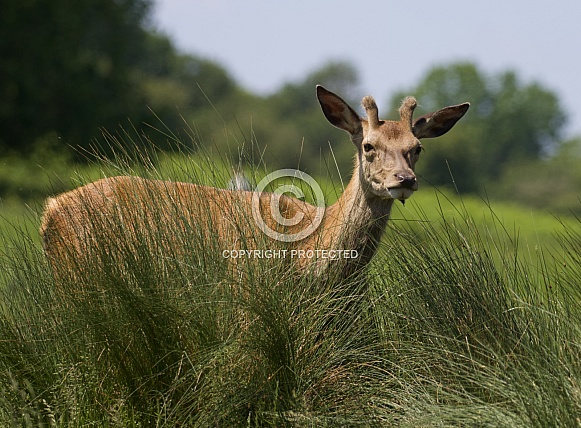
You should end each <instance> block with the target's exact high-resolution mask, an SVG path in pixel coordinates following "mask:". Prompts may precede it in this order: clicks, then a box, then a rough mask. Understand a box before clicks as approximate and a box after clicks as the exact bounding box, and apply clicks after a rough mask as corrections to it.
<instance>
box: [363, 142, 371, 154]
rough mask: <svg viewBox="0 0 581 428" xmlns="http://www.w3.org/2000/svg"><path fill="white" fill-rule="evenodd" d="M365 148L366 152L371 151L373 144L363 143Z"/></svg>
mask: <svg viewBox="0 0 581 428" xmlns="http://www.w3.org/2000/svg"><path fill="white" fill-rule="evenodd" d="M363 150H365V152H370V151H371V150H373V146H372V145H371V144H369V143H365V144H364V145H363Z"/></svg>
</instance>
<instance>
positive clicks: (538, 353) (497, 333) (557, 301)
mask: <svg viewBox="0 0 581 428" xmlns="http://www.w3.org/2000/svg"><path fill="white" fill-rule="evenodd" d="M112 143H113V142H112ZM120 145H121V146H126V144H120ZM150 155H151V156H150ZM150 155H147V154H145V153H142V155H141V158H139V159H135V157H131V158H130V159H129V160H127V159H124V158H123V157H118V158H114V159H112V160H111V159H109V160H106V163H105V164H100V167H101V170H102V171H104V173H105V174H106V175H109V174H110V173H113V172H115V173H133V174H134V173H137V172H139V173H140V174H141V175H145V176H148V177H157V176H161V177H163V178H172V179H177V178H179V179H184V180H185V179H187V180H192V181H197V182H218V183H219V184H220V185H222V184H225V182H226V180H227V179H228V178H229V172H228V170H227V169H224V168H223V166H222V165H220V164H218V165H216V164H214V163H213V161H212V160H211V159H208V158H204V157H203V156H202V153H201V152H197V153H196V154H195V155H193V156H192V157H191V158H190V159H188V160H187V162H186V161H184V160H183V158H182V159H180V158H177V157H175V158H172V157H168V156H167V155H165V154H164V153H158V154H150ZM148 159H149V161H148ZM136 160H137V162H135V161H136ZM157 167H160V168H162V171H160V170H159V169H158V168H157ZM256 174H257V175H259V174H260V172H259V171H256ZM250 175H251V176H252V174H250ZM87 178H88V179H93V177H90V178H89V177H87ZM425 193H426V194H428V193H430V192H425ZM439 197H440V198H441V199H438V200H436V202H433V201H432V202H430V200H428V199H426V200H423V201H420V202H421V204H422V205H424V204H425V205H426V206H427V208H429V211H426V212H422V211H421V209H418V208H417V207H410V208H411V209H408V205H407V204H406V206H405V207H404V208H403V209H401V210H398V211H395V212H394V214H393V216H394V219H393V220H392V221H391V222H390V227H389V230H388V231H387V233H386V235H385V237H384V240H383V241H382V244H381V247H380V250H379V253H378V255H377V256H376V258H375V259H374V261H373V262H372V264H371V266H369V268H368V269H367V271H366V275H365V276H363V277H359V278H351V279H347V280H342V281H339V280H337V278H316V277H313V276H307V277H304V276H301V275H297V272H295V271H293V269H292V268H291V267H290V266H289V265H288V263H286V262H285V261H284V260H278V261H276V263H268V261H265V260H262V261H261V262H259V263H244V262H240V264H239V265H238V266H237V269H234V268H233V266H231V265H228V264H227V263H226V262H225V260H224V259H223V257H222V255H221V251H220V250H221V249H220V248H219V245H218V242H219V240H218V238H217V236H214V235H212V234H211V235H209V236H207V235H206V237H205V239H200V234H199V230H200V229H199V228H200V227H201V228H202V229H203V228H204V227H205V226H206V222H211V221H212V220H211V218H210V216H208V218H201V219H199V220H200V224H198V225H190V226H188V227H183V226H186V224H185V223H179V221H180V220H179V216H176V222H177V223H179V224H180V225H181V226H182V227H174V225H173V224H170V223H167V224H165V225H162V227H158V228H152V229H151V230H149V229H147V228H146V229H145V230H143V233H141V234H140V235H139V236H138V239H136V240H125V239H112V240H105V239H98V240H97V243H94V245H92V251H91V252H85V253H83V254H80V255H79V256H77V257H76V258H74V259H69V261H68V262H61V263H60V264H56V265H55V264H53V265H52V269H49V266H48V263H47V260H45V258H44V256H43V254H42V251H41V250H40V248H39V245H38V243H35V242H34V240H33V239H32V238H31V236H30V235H28V234H27V233H25V232H22V231H19V230H17V231H12V232H11V234H10V235H9V234H7V233H5V232H4V233H3V234H2V238H3V239H2V241H1V242H2V248H1V250H0V268H1V269H0V424H2V425H6V426H10V425H12V426H36V425H44V426H87V425H92V426H123V427H125V426H158V427H162V426H203V427H206V426H287V425H288V426H361V425H364V426H394V425H397V426H434V425H435V426H438V425H442V426H483V425H485V426H507V427H509V426H510V427H514V426H517V427H518V426H522V427H535V426H538V427H545V426H563V427H565V426H566V427H569V426H576V424H578V415H579V411H580V409H581V392H580V385H581V363H580V360H579V354H580V352H581V294H580V293H579V288H578V284H579V281H581V259H580V258H579V248H580V245H581V235H580V234H579V231H580V230H581V228H580V227H579V226H580V225H579V221H578V220H577V221H571V222H563V223H562V229H561V232H560V238H559V239H558V240H555V241H554V243H555V244H556V243H560V245H561V247H560V248H559V249H555V250H553V251H554V253H553V254H550V253H548V252H547V248H548V247H542V246H538V247H535V248H534V249H533V250H532V251H531V248H530V246H529V245H528V244H529V243H528V242H524V244H525V245H524V246H523V241H524V238H523V237H522V235H524V233H523V234H522V235H521V233H520V232H519V231H518V230H515V231H514V233H513V232H512V231H513V225H512V224H511V223H512V222H511V221H510V220H507V219H505V220H506V222H504V221H500V220H499V215H497V214H495V213H494V212H492V211H491V210H490V209H488V211H487V218H486V223H485V225H484V226H482V225H480V221H479V218H480V215H479V214H474V217H475V218H473V216H471V215H470V214H468V212H467V209H470V210H471V211H472V212H477V210H476V209H472V208H469V207H470V206H472V205H474V204H475V203H474V201H472V200H466V201H465V202H464V203H459V204H458V205H454V204H452V203H450V202H449V201H447V200H446V198H445V197H444V196H442V195H440V196H439ZM482 206H483V205H480V207H482ZM140 209H141V208H136V210H137V211H136V212H135V213H134V215H133V216H131V217H132V218H135V219H137V218H139V216H140V215H141V214H142V213H141V211H140ZM148 209H151V210H152V212H155V210H156V206H151V207H149V208H148ZM479 209H480V210H482V209H483V208H479ZM176 210H177V207H176ZM404 215H405V216H406V218H407V221H405V222H403V221H401V217H402V216H404ZM91 218H92V217H91ZM92 221H94V222H99V223H95V224H103V227H102V228H99V230H100V231H101V233H103V236H102V237H101V238H104V237H105V236H107V233H108V231H116V230H118V232H117V233H115V235H116V236H118V237H122V236H123V234H124V233H126V232H123V230H122V228H123V227H124V226H123V223H122V222H121V219H120V218H116V217H115V216H109V217H103V216H99V214H98V213H94V218H92ZM249 221H251V222H252V220H249ZM33 222H34V224H33V225H32V226H33V227H34V228H36V226H37V220H33ZM177 223H176V224H177ZM8 228H10V226H8ZM507 230H509V231H510V232H507ZM533 233H534V230H533ZM257 234H258V235H257V237H256V238H257V241H256V242H257V244H256V245H258V246H259V247H260V246H261V245H263V246H265V247H264V248H268V247H267V246H268V245H271V244H272V243H270V242H269V241H267V240H266V238H264V237H263V236H262V235H261V234H260V233H259V232H257ZM10 236H12V237H10ZM261 237H262V238H263V239H261ZM543 240H544V239H542V238H541V239H539V241H543ZM168 243H172V245H169V246H168ZM180 249H181V250H180ZM523 252H525V253H526V254H524V257H523V254H521V253H523ZM71 263H72V264H71ZM289 268H290V269H289Z"/></svg>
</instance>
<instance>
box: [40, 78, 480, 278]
mask: <svg viewBox="0 0 581 428" xmlns="http://www.w3.org/2000/svg"><path fill="white" fill-rule="evenodd" d="M316 95H317V99H318V102H319V104H320V107H321V109H322V112H323V114H324V116H325V117H326V119H327V120H328V121H329V122H330V123H331V125H333V126H335V127H337V128H339V129H341V130H343V131H345V132H347V133H348V135H349V137H350V140H351V142H352V144H353V145H354V148H355V160H354V168H353V173H352V176H351V179H350V181H349V183H348V185H347V186H346V188H345V189H344V191H343V193H342V195H341V196H340V197H339V198H338V200H337V201H336V202H335V203H334V204H332V205H330V206H328V207H320V206H315V205H312V204H310V203H308V202H305V201H303V200H300V199H298V198H295V197H292V196H289V195H287V194H278V193H268V192H257V191H256V190H244V189H238V188H233V189H230V190H229V189H219V188H216V187H211V186H203V185H198V184H193V183H185V182H173V181H167V180H152V179H145V178H140V177H136V176H117V177H108V178H102V179H100V180H98V181H95V182H92V183H89V184H86V185H84V186H82V187H79V188H76V189H74V190H71V191H68V192H65V193H62V194H60V195H57V196H55V197H51V198H48V199H47V201H46V203H45V209H44V212H43V215H42V220H41V226H40V235H41V237H42V242H43V249H44V252H45V254H46V256H47V257H48V259H49V260H50V261H51V263H61V264H62V263H65V264H66V263H71V260H72V258H74V257H76V256H79V255H82V254H86V253H87V252H90V251H91V248H92V247H94V246H97V245H105V244H106V243H107V242H112V241H118V240H123V242H128V243H129V244H128V245H131V244H130V243H131V242H133V241H137V239H138V236H140V234H141V233H143V230H146V229H147V230H151V229H153V230H161V229H164V228H165V229H164V230H165V231H166V232H167V233H168V234H170V235H171V234H172V233H173V232H174V231H177V230H184V229H188V228H189V229H190V230H194V229H195V230H196V233H198V235H197V236H198V238H199V239H201V240H203V239H208V238H209V237H210V235H212V234H213V235H214V236H217V237H218V239H219V244H218V245H219V246H220V248H242V247H244V246H245V245H246V246H249V247H252V246H256V245H264V242H270V241H268V240H267V241H261V242H262V244H260V243H259V242H258V241H257V239H256V237H257V236H263V234H262V233H261V230H260V228H259V227H258V226H257V224H256V222H255V221H253V217H252V216H251V215H250V213H251V212H252V210H253V209H254V210H255V213H256V212H258V213H259V215H260V217H261V220H262V221H263V222H264V224H266V225H268V226H269V227H270V228H272V229H273V230H276V231H278V232H279V233H281V234H283V235H284V234H295V235H296V234H297V233H299V232H300V231H301V230H304V229H305V228H307V227H309V226H312V225H313V224H315V221H317V222H320V223H319V224H318V227H316V228H314V230H313V231H312V233H310V234H308V235H307V236H304V237H301V239H297V240H295V241H294V242H289V243H288V244H287V247H285V248H287V249H289V251H298V252H299V253H298V254H300V251H303V253H304V252H305V251H309V250H310V251H311V254H314V251H321V252H322V254H325V253H324V251H331V250H349V251H350V252H349V253H348V254H349V255H353V257H345V258H344V259H343V260H342V263H341V264H334V263H333V261H332V260H331V259H330V258H326V259H325V258H317V257H315V258H300V257H299V258H297V259H296V260H293V261H292V263H295V262H296V263H295V264H296V267H297V268H298V271H299V272H314V273H315V274H316V275H322V274H323V273H324V272H327V271H329V270H331V269H335V268H334V266H337V267H336V269H340V271H341V272H340V275H342V276H348V275H351V274H353V273H356V272H359V271H361V270H362V269H363V268H364V267H365V266H366V265H367V264H368V263H369V262H370V261H371V259H372V258H373V256H374V254H375V253H376V251H377V248H378V245H379V242H380V239H381V237H382V235H383V233H384V231H385V229H386V225H387V223H388V220H389V216H390V212H391V209H392V206H393V204H394V202H395V201H402V202H405V201H406V200H407V199H409V198H410V197H411V196H412V195H413V193H414V192H415V191H417V190H418V185H419V183H418V179H417V177H416V174H415V172H414V169H415V165H416V163H417V161H418V159H419V157H420V153H421V151H422V144H421V142H420V140H422V139H426V138H435V137H439V136H441V135H443V134H445V133H447V132H448V131H449V130H450V129H452V127H453V126H454V125H455V124H456V123H457V122H458V120H460V119H461V118H462V117H463V116H464V114H465V113H466V111H467V110H468V108H469V105H470V104H469V103H463V104H458V105H453V106H448V107H444V108H442V109H440V110H437V111H435V112H432V113H429V114H426V115H423V116H421V117H419V118H417V119H415V120H414V119H413V113H414V110H415V109H416V106H417V101H416V99H415V98H414V97H412V96H408V97H406V98H405V99H404V100H403V101H402V103H401V106H400V108H399V116H400V117H399V120H397V121H394V120H380V119H379V115H378V107H377V104H376V102H375V100H374V99H373V97H371V96H365V97H364V98H363V99H362V102H361V104H362V107H363V109H364V110H365V112H366V117H360V116H359V115H358V114H357V113H356V111H355V110H354V109H353V108H352V107H351V106H349V105H348V103H347V102H346V101H344V100H343V99H342V98H341V97H339V96H338V95H337V94H335V93H333V92H331V91H329V90H327V89H325V88H324V87H323V86H320V85H317V87H316ZM273 202H274V204H273ZM274 208H276V209H278V211H279V212H278V213H275V212H273V210H274ZM277 215H278V216H277ZM281 215H282V218H284V219H289V218H295V217H297V216H298V218H299V220H300V221H298V222H294V223H292V224H290V225H289V224H286V223H284V222H283V223H282V224H281V222H280V221H279V220H280V216H281ZM112 216H114V217H116V219H117V220H116V221H115V226H114V227H112V226H111V225H110V224H109V223H107V222H106V219H108V218H110V217H112ZM111 229H113V230H111ZM162 241H163V242H160V243H159V244H157V246H155V248H152V251H157V252H159V253H163V252H164V251H169V250H171V251H174V252H177V253H179V248H178V249H176V248H172V247H175V246H179V245H180V244H179V243H178V242H174V240H172V238H171V237H169V238H167V239H165V240H162ZM271 241H272V242H274V241H275V239H273V238H271ZM317 254H318V253H317ZM333 254H337V253H333ZM230 262H232V260H230Z"/></svg>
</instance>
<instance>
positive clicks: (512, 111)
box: [392, 63, 565, 192]
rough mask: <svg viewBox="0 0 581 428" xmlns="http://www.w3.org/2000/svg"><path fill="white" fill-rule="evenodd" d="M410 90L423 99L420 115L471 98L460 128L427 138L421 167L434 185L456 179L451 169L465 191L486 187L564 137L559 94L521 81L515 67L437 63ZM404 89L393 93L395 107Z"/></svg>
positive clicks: (460, 187)
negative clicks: (493, 70) (490, 71)
mask: <svg viewBox="0 0 581 428" xmlns="http://www.w3.org/2000/svg"><path fill="white" fill-rule="evenodd" d="M407 93H411V94H414V95H415V96H416V98H417V99H418V102H419V105H420V107H419V108H418V115H420V114H424V113H427V112H430V111H435V110H437V109H439V108H441V107H444V106H447V105H453V104H458V103H460V102H463V101H469V102H470V103H471V109H470V110H469V112H468V114H467V115H466V117H465V118H464V119H463V120H462V122H461V123H460V124H459V126H458V130H456V132H452V133H450V134H449V135H446V136H445V137H443V138H442V140H441V141H438V142H437V143H433V144H432V142H430V141H426V143H425V147H426V151H425V153H424V154H422V159H421V163H420V164H419V165H418V168H419V170H420V172H421V174H422V175H424V176H425V177H426V178H427V179H428V180H429V181H430V182H431V183H432V184H434V185H449V184H451V180H452V179H451V174H450V171H451V173H452V175H453V178H454V185H455V186H456V187H457V188H458V189H459V190H460V191H465V192H474V191H482V189H483V187H487V186H493V185H495V184H496V183H497V181H498V178H499V176H501V175H502V173H504V172H505V171H506V170H508V169H510V168H512V167H513V166H514V165H517V164H521V163H523V162H527V161H532V160H537V159H539V158H541V157H542V156H543V155H545V154H546V153H552V152H554V151H555V149H556V148H557V147H558V144H559V143H560V140H559V138H560V137H561V132H562V127H563V125H564V122H565V114H564V112H563V110H562V107H561V106H560V104H559V100H558V98H557V96H556V95H555V94H554V93H553V92H551V91H550V90H548V89H546V88H544V87H542V86H541V85H540V84H538V83H529V84H524V83H522V82H520V81H519V78H518V76H517V75H516V73H514V72H512V71H506V72H503V73H500V74H498V75H492V76H488V75H486V74H485V73H483V72H482V71H481V70H479V69H478V68H477V66H476V65H475V64H472V63H454V64H450V65H446V66H440V67H434V68H432V69H431V70H429V71H428V73H427V74H426V75H425V77H424V78H423V79H422V80H421V81H420V82H419V83H418V85H417V86H416V87H415V88H413V89H411V90H409V91H407V92H406V94H407ZM403 95H405V94H404V93H403V92H402V93H398V94H396V95H395V96H394V97H393V98H392V109H395V108H396V107H397V105H398V103H399V102H400V100H401V98H402V96H403Z"/></svg>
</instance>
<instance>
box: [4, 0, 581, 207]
mask: <svg viewBox="0 0 581 428" xmlns="http://www.w3.org/2000/svg"><path fill="white" fill-rule="evenodd" d="M580 17H581V3H579V2H577V1H559V2H554V1H553V2H548V1H544V0H541V1H535V2H526V3H525V2H521V1H515V2H506V1H501V0H491V1H488V2H479V3H477V4H474V3H472V2H466V1H460V0H453V1H448V2H445V3H441V2H440V3H438V2H430V1H425V0H419V1H414V2H413V3H410V2H390V1H384V2H379V1H375V2H373V1H369V0H365V1H360V2H352V1H345V0H335V1H330V0H321V1H316V2H307V1H298V2H264V1H258V0H250V1H245V2H235V1H231V0H230V1H226V0H213V1H197V0H196V1H186V0H157V1H153V0H51V1H50V2H47V1H44V0H4V1H3V2H2V3H1V5H0V198H2V199H3V200H19V201H25V202H26V201H28V200H30V199H34V198H41V197H43V196H44V195H45V194H46V193H47V192H50V191H51V189H49V186H48V185H47V183H48V181H47V179H46V177H47V176H49V175H50V174H60V175H64V176H66V175H67V174H70V171H71V170H72V169H73V168H77V167H79V165H82V163H83V162H85V160H86V158H85V157H84V156H83V155H82V153H84V150H91V147H94V146H104V147H106V146H107V144H106V143H103V141H104V137H103V134H104V133H105V134H106V135H111V134H112V135H116V134H127V133H130V134H135V136H136V137H134V138H132V140H133V141H134V142H135V141H137V142H138V143H137V144H139V141H140V136H141V135H143V134H147V136H148V138H150V139H151V140H152V141H153V142H154V143H155V144H156V145H157V146H158V147H160V148H161V149H170V148H171V146H172V145H173V144H174V143H175V141H173V140H174V136H175V138H178V139H179V140H180V141H182V142H183V143H184V144H185V145H186V146H188V145H190V146H191V147H192V149H193V150H196V148H197V147H198V146H202V147H207V148H208V149H209V150H215V151H217V152H220V153H222V154H224V155H225V156H226V157H228V158H229V159H230V161H231V162H232V163H233V164H236V163H238V162H239V159H238V158H239V157H240V156H241V157H243V158H244V162H250V163H252V162H263V163H265V164H266V165H267V167H268V168H269V169H271V170H272V169H276V168H282V167H287V168H296V167H299V168H300V169H302V170H304V171H306V172H308V173H310V174H312V175H315V176H317V175H318V176H327V175H328V174H329V173H330V172H329V171H331V172H332V171H334V170H336V169H337V168H336V167H335V162H336V164H337V166H338V169H339V171H340V172H341V174H342V175H343V177H344V178H345V177H348V176H349V174H350V172H351V171H350V169H351V164H352V158H353V155H354V149H353V147H352V146H351V144H350V143H349V141H348V138H347V136H346V135H345V134H344V133H342V132H341V131H338V130H335V129H333V128H332V127H331V126H330V125H329V124H328V123H327V121H326V120H325V119H324V117H323V115H322V114H321V113H320V110H319V106H318V103H317V101H316V98H315V85H316V84H322V85H324V86H326V87H327V88H328V89H330V90H332V91H335V92H337V93H338V94H339V95H341V96H342V97H343V98H345V99H346V100H347V101H349V102H350V103H351V105H352V106H354V107H357V108H358V105H359V100H360V99H361V97H362V96H363V95H367V94H371V95H373V96H374V97H375V98H376V100H377V101H378V105H379V108H380V116H381V117H382V118H386V119H388V118H391V119H395V118H397V115H396V109H397V106H398V105H399V103H400V101H401V99H402V98H403V97H404V96H406V95H408V94H411V95H414V96H416V98H417V99H418V101H419V108H418V112H417V115H421V114H424V113H426V112H429V111H433V110H436V109H438V108H441V107H444V106H447V105H451V104H458V103H461V102H465V101H469V102H470V103H471V105H472V107H471V109H470V110H469V112H468V114H467V115H466V117H465V118H464V119H462V121H461V122H460V123H459V124H458V125H457V127H456V128H455V129H454V130H453V131H452V132H450V133H449V134H448V135H446V136H444V137H442V138H440V139H438V140H434V141H429V140H428V141H426V142H425V143H424V146H425V148H426V150H425V152H424V153H423V154H422V159H421V160H420V162H419V164H418V167H417V170H418V174H419V175H420V177H421V181H422V183H430V184H432V185H436V186H439V187H450V188H452V189H454V191H458V192H460V193H461V194H477V195H486V197H487V198H489V199H491V200H505V201H506V200H508V201H511V202H518V203H519V204H522V205H524V206H529V207H531V208H533V207H534V208H541V209H543V210H548V211H551V212H554V213H558V214H567V213H571V212H573V213H576V214H581V204H579V197H580V196H579V195H580V194H581V192H580V189H581V168H580V166H581V162H580V161H581V85H580V84H579V75H580V74H581V59H580V57H579V55H578V52H581V35H580V33H579V32H578V31H576V27H577V26H578V22H579V18H580ZM331 150H332V152H333V156H330V153H331ZM52 186H53V187H52V190H53V191H54V184H53V185H52ZM57 190H59V189H57Z"/></svg>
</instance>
